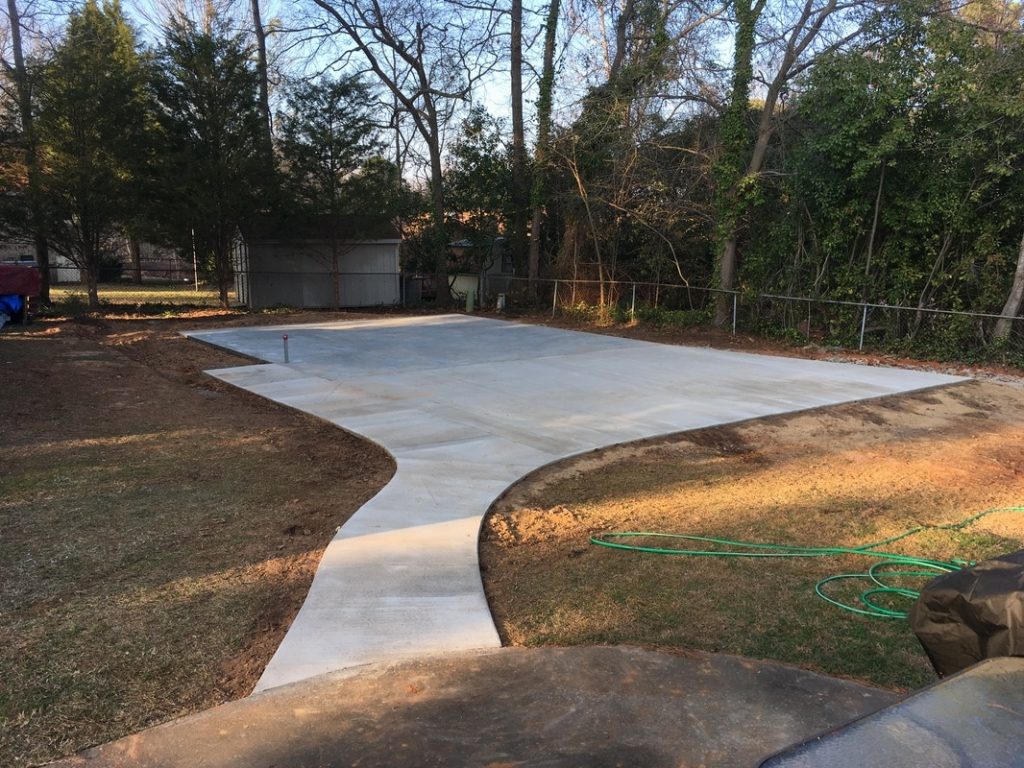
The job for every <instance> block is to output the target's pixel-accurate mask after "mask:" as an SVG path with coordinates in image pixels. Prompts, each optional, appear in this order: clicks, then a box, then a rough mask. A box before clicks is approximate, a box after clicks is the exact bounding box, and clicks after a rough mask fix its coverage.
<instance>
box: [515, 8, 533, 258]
mask: <svg viewBox="0 0 1024 768" xmlns="http://www.w3.org/2000/svg"><path fill="white" fill-rule="evenodd" d="M511 16H512V29H511V38H510V46H511V66H512V72H511V82H512V93H511V97H512V232H511V235H512V238H511V240H512V242H511V245H512V258H513V260H514V261H513V263H515V264H516V265H518V266H519V267H520V269H521V268H522V265H523V263H524V262H525V261H526V218H527V216H528V214H529V211H528V209H529V207H530V197H529V190H528V189H527V180H526V129H525V127H524V125H523V0H512V13H511Z"/></svg>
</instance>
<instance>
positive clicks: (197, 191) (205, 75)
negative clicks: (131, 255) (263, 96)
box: [154, 16, 274, 306]
mask: <svg viewBox="0 0 1024 768" xmlns="http://www.w3.org/2000/svg"><path fill="white" fill-rule="evenodd" d="M159 65H160V66H159V71H158V73H157V77H156V78H155V84H154V90H155V93H156V97H157V100H158V103H159V107H160V122H161V125H162V127H163V129H164V131H165V133H166V136H167V146H166V148H165V151H164V152H163V153H162V156H161V161H162V174H161V181H162V184H163V188H164V199H163V200H162V201H161V202H162V205H163V210H164V217H163V221H164V229H165V231H166V234H167V237H168V239H170V240H171V241H173V242H175V243H177V244H178V245H179V247H181V248H182V250H184V251H186V252H188V251H191V248H192V247H193V244H194V247H195V248H196V249H197V251H198V253H199V254H200V258H201V260H202V261H204V262H205V263H207V264H209V265H210V266H211V267H212V270H213V272H214V274H215V276H216V279H217V283H218V287H219V290H220V293H221V301H222V303H223V304H224V305H225V306H227V302H228V289H229V286H230V283H231V278H232V272H231V261H230V258H231V257H230V250H231V244H232V242H233V240H234V237H235V234H236V232H237V230H238V227H239V225H240V224H241V223H242V222H244V221H245V220H246V219H247V218H248V217H250V216H251V215H253V214H254V213H256V212H257V211H258V210H259V209H260V208H261V207H262V206H263V205H264V204H265V201H266V200H267V197H268V191H269V189H270V188H271V187H272V185H273V182H274V180H273V178H272V177H271V174H270V167H271V164H270V159H269V158H268V157H267V156H266V145H265V142H264V141H263V132H262V130H263V129H262V118H261V115H260V111H259V105H258V104H259V102H258V96H257V93H258V83H259V81H258V77H257V74H256V70H255V67H254V65H253V61H252V56H251V51H250V49H249V46H248V45H247V43H246V41H245V40H244V38H242V37H241V36H239V35H238V34H236V33H234V32H232V31H231V30H230V29H229V27H228V24H227V22H226V21H225V20H222V19H220V18H219V17H216V16H212V17H209V18H207V19H206V20H205V21H204V25H203V26H202V27H200V26H198V25H197V24H196V23H195V22H193V21H192V20H190V19H186V18H182V17H178V18H176V19H174V20H173V21H172V22H171V23H170V25H169V26H168V28H167V29H166V30H165V39H164V43H163V45H162V46H161V48H160V51H159Z"/></svg>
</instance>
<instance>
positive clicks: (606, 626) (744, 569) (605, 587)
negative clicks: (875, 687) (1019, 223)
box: [481, 383, 1024, 688]
mask: <svg viewBox="0 0 1024 768" xmlns="http://www.w3.org/2000/svg"><path fill="white" fill-rule="evenodd" d="M1022 438H1024V391H1022V390H1021V389H1019V388H1012V387H1008V386H1003V385H996V384H983V383H971V384H966V385H959V386H954V387H949V388H945V389H943V390H937V391H932V392H928V393H919V394H913V395H908V396H904V397H895V398H886V399H884V400H877V401H873V402H870V403H862V404H851V405H846V406H840V407H837V408H829V409H824V410H820V411H815V412H808V413H803V414H796V415H790V416H784V417H776V418H770V419H764V420H759V421H755V422H750V423H747V424H743V425H738V426H733V427H724V428H717V429H710V430H702V431H699V432H693V433H687V434H682V435H679V436H678V437H674V438H671V439H667V440H661V441H656V442H653V443H648V444H640V445H634V446H626V447H622V448H616V449H611V450H608V451H603V452H600V453H597V454H592V455H590V456H588V457H585V458H582V459H577V460H572V461H568V462H565V463H562V464H560V465H558V466H556V467H553V468H549V469H547V470H544V471H542V472H540V473H538V474H537V475H535V476H534V477H533V478H530V479H529V480H528V481H527V482H525V483H524V484H522V485H521V486H519V487H517V488H516V489H514V490H513V492H511V493H510V494H509V495H508V496H507V497H506V498H505V499H503V500H502V501H500V502H498V503H497V504H496V505H495V508H494V509H493V510H492V513H491V515H490V516H489V517H488V519H487V522H486V523H485V535H484V541H483V543H482V545H481V552H482V556H483V562H484V568H485V582H486V586H487V590H488V594H489V596H490V599H491V603H492V608H493V610H494V612H495V615H496V617H497V619H498V624H499V628H500V630H501V632H502V635H503V637H504V639H505V641H506V642H508V643H510V644H514V645H528V646H530V645H541V644H554V645H575V644H589V643H635V644H641V645H648V646H656V647H672V648H699V649H702V650H707V651H723V652H729V653H737V654H742V655H747V656H753V657H757V658H767V659H776V660H780V661H786V662H791V663H795V664H800V665H803V666H807V667H810V668H813V669H817V670H821V671H825V672H828V673H831V674H836V675H844V676H850V677H855V678H858V679H862V680H866V681H868V682H872V683H875V684H879V685H885V686H889V687H894V688H907V687H917V686H920V685H922V684H924V683H926V682H928V681H929V680H931V679H933V677H932V673H931V670H930V667H929V665H928V662H927V660H926V658H925V656H924V654H923V653H922V651H921V650H920V647H919V646H918V644H917V641H916V639H915V638H914V636H913V634H912V633H911V632H910V631H909V628H908V626H907V624H906V623H905V622H900V621H878V620H871V619H865V618H861V617H858V616H854V615H852V614H849V613H843V612H841V611H839V610H837V609H835V608H833V607H832V606H829V605H828V604H826V603H824V602H822V601H820V600H818V599H816V598H815V597H814V595H813V586H814V584H815V583H816V582H817V581H818V580H819V579H821V578H823V577H825V576H827V575H830V574H834V573H842V572H857V571H861V570H863V569H864V567H865V565H866V563H865V562H864V561H862V560H860V559H859V558H841V559H829V560H782V561H761V560H723V559H709V558H699V559H698V558H691V557H667V556H657V555H649V554H633V553H626V552H618V551H614V550H609V549H606V548H600V547H595V546H592V545H590V544H589V543H588V538H589V536H590V534H591V533H592V532H595V531H610V530H619V531H621V530H634V531H635V530H640V531H663V532H674V533H696V534H700V535H709V536H719V537H724V538H732V539H747V540H756V541H778V542H793V543H799V544H813V545H833V544H837V545H859V544H865V543H868V542H871V541H877V540H880V539H883V538H886V537H888V536H891V535H894V534H896V533H899V532H901V531H903V530H905V529H907V528H910V527H912V526H914V525H917V524H918V523H921V522H927V523H945V522H951V521H956V520H959V519H962V518H964V517H967V516H968V515H970V514H971V513H973V512H976V511H980V510H982V509H986V508H989V507H995V506H1011V505H1017V504H1020V503H1021V502H1022V501H1024V453H1022V452H1021V450H1020V448H1019V445H1020V441H1021V439H1022ZM1022 540H1024V515H1020V514H1017V515H1014V514H1002V515H999V516H995V517H991V518H988V519H986V520H985V521H984V522H983V523H981V524H979V525H978V526H976V527H974V528H972V529H971V530H969V531H965V532H963V533H960V534H948V533H943V534H939V533H928V534H924V535H922V536H918V537H915V538H914V539H911V540H908V541H905V542H901V543H900V544H898V545H894V546H893V547H892V549H893V550H894V551H905V552H907V553H910V554H920V555H926V556H931V557H939V558H943V559H948V558H950V557H954V556H959V557H969V558H983V557H987V556H992V555H994V554H997V553H1000V552H1006V551H1011V550H1013V549H1018V548H1020V546H1021V541H1022ZM861 588H863V587H861ZM858 591H859V590H858Z"/></svg>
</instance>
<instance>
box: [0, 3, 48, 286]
mask: <svg viewBox="0 0 1024 768" xmlns="http://www.w3.org/2000/svg"><path fill="white" fill-rule="evenodd" d="M7 14H8V18H9V19H10V23H11V47H12V49H13V54H14V87H15V94H16V98H17V101H18V112H19V114H20V116H21V130H22V134H23V141H24V150H25V168H26V170H27V175H28V204H29V227H30V228H31V231H32V241H33V243H34V245H35V252H36V266H37V267H38V268H39V276H40V279H41V281H42V287H41V290H40V296H39V300H40V301H41V302H42V303H43V304H49V303H50V247H49V243H48V241H47V238H46V225H45V222H44V220H43V207H42V199H41V197H42V191H41V190H40V188H39V155H38V147H37V145H36V133H35V121H34V117H33V114H32V89H31V87H30V86H29V82H28V70H26V69H25V52H24V49H23V48H22V42H21V14H20V13H19V11H18V3H17V0H7Z"/></svg>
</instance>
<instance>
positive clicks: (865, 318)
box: [857, 304, 868, 350]
mask: <svg viewBox="0 0 1024 768" xmlns="http://www.w3.org/2000/svg"><path fill="white" fill-rule="evenodd" d="M867 325H868V305H867V304H865V305H864V314H862V315H861V316H860V346H858V347H857V349H861V350H862V349H864V330H865V329H866V328H867Z"/></svg>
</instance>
